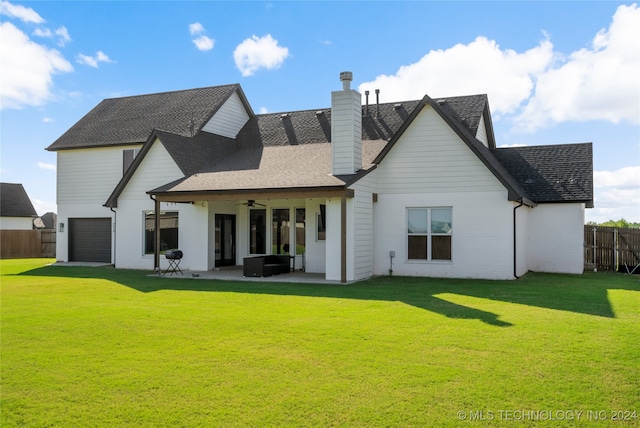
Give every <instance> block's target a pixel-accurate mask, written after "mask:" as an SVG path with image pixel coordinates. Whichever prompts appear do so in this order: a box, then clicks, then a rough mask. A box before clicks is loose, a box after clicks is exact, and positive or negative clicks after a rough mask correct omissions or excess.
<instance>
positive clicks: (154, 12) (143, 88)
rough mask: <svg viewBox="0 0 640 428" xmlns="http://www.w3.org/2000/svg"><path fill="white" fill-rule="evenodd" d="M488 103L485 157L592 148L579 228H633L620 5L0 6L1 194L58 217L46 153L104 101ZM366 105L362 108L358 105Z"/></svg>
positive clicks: (633, 144)
mask: <svg viewBox="0 0 640 428" xmlns="http://www.w3.org/2000/svg"><path fill="white" fill-rule="evenodd" d="M341 71H351V72H353V76H354V77H353V82H352V87H353V88H356V89H358V90H359V91H360V92H361V93H364V91H365V90H370V91H371V93H372V94H373V93H374V92H373V91H374V89H379V90H380V102H394V101H407V100H414V99H420V98H422V97H423V96H424V95H425V94H427V95H429V96H431V97H432V98H439V97H449V96H458V95H473V94H487V95H488V98H489V106H490V109H491V112H492V119H493V126H494V132H495V136H496V144H497V145H498V147H514V146H523V145H526V146H533V145H546V144H564V143H582V142H592V143H593V155H594V161H593V164H594V165H593V166H594V192H595V208H593V209H587V210H586V213H585V217H586V219H585V220H586V221H595V222H604V221H607V220H609V219H616V220H617V219H620V218H625V219H626V220H628V221H635V222H640V7H638V4H637V3H631V2H626V3H625V2H618V1H587V2H580V1H535V2H527V1H517V2H516V1H498V2H487V1H470V2H466V1H447V2H439V1H421V2H419V1H406V2H405V1H393V2H391V1H355V2H343V1H332V2H313V1H266V2H263V1H253V2H240V1H234V2H222V1H193V2H190V1H180V2H178V1H30V2H23V1H5V0H0V155H1V156H0V180H1V181H3V182H9V183H22V184H23V185H24V187H25V189H26V191H27V193H28V195H29V196H30V198H31V200H32V202H33V204H34V207H35V208H36V211H37V212H38V214H40V215H42V214H44V213H45V212H47V211H54V212H55V211H56V178H55V177H56V154H55V152H48V151H46V150H45V148H46V147H47V146H49V145H50V144H51V143H52V142H54V141H55V140H56V139H57V138H58V137H59V136H60V135H62V134H63V133H64V132H65V131H66V130H67V129H69V128H70V127H71V126H73V124H74V123H75V122H77V121H78V120H80V119H81V118H82V117H83V116H84V115H85V114H86V113H88V112H89V111H90V110H91V109H92V108H93V107H95V106H96V105H97V104H98V103H99V102H100V101H102V100H103V99H105V98H113V97H121V96H129V95H140V94H149V93H157V92H165V91H174V90H183V89H190V88H199V87H206V86H216V85H224V84H230V83H239V84H240V85H241V86H242V88H243V90H244V92H245V94H246V96H247V98H248V100H249V103H250V104H251V106H252V108H253V109H254V112H255V113H266V112H271V113H274V112H286V111H293V110H306V109H320V108H327V107H330V105H331V91H334V90H339V89H341V84H340V81H339V73H340V72H341ZM370 99H371V101H373V97H371V98H370Z"/></svg>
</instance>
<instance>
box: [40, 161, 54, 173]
mask: <svg viewBox="0 0 640 428" xmlns="http://www.w3.org/2000/svg"><path fill="white" fill-rule="evenodd" d="M38 168H40V169H47V170H50V171H55V170H56V166H55V165H54V164H51V163H45V162H38Z"/></svg>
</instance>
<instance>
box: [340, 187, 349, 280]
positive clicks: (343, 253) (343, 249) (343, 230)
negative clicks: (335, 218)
mask: <svg viewBox="0 0 640 428" xmlns="http://www.w3.org/2000/svg"><path fill="white" fill-rule="evenodd" d="M340 282H341V283H343V284H345V283H346V282H347V196H346V195H345V194H343V195H342V197H341V198H340Z"/></svg>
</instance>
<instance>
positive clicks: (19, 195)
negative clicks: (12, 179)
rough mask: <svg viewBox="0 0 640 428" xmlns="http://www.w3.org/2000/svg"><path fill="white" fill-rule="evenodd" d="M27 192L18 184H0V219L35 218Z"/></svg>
mask: <svg viewBox="0 0 640 428" xmlns="http://www.w3.org/2000/svg"><path fill="white" fill-rule="evenodd" d="M37 216H38V213H36V210H35V208H33V204H32V203H31V200H30V199H29V196H28V195H27V192H26V191H25V190H24V187H22V184H19V183H0V217H37Z"/></svg>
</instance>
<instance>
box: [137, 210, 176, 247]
mask: <svg viewBox="0 0 640 428" xmlns="http://www.w3.org/2000/svg"><path fill="white" fill-rule="evenodd" d="M155 217H156V216H155V211H145V212H144V254H154V252H155V242H156V234H155V230H156V226H155V223H156V222H155ZM177 248H178V211H160V251H167V250H173V249H177Z"/></svg>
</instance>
